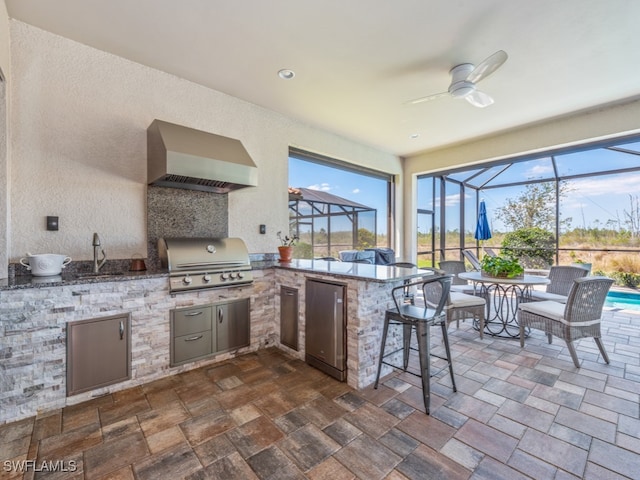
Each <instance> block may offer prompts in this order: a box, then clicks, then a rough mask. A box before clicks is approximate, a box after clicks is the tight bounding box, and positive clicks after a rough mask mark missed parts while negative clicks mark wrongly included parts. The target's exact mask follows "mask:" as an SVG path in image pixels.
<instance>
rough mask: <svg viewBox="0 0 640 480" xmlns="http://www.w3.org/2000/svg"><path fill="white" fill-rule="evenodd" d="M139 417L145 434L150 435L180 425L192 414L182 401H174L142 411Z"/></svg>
mask: <svg viewBox="0 0 640 480" xmlns="http://www.w3.org/2000/svg"><path fill="white" fill-rule="evenodd" d="M137 417H138V421H139V422H140V428H142V431H143V432H144V434H145V436H149V435H153V434H154V433H158V432H160V431H162V430H164V429H166V428H169V427H173V426H175V425H178V424H180V423H182V422H184V421H185V420H187V419H189V418H191V415H190V414H189V412H187V411H186V410H185V408H184V406H183V405H182V402H172V403H168V404H165V405H163V406H162V407H160V408H154V409H153V410H150V411H148V412H144V413H141V414H139V415H138V416H137Z"/></svg>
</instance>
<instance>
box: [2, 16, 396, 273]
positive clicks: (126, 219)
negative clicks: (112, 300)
mask: <svg viewBox="0 0 640 480" xmlns="http://www.w3.org/2000/svg"><path fill="white" fill-rule="evenodd" d="M10 27H11V29H10V33H11V57H12V58H11V61H12V65H11V67H12V79H13V82H12V85H13V87H12V89H11V97H12V110H11V116H10V121H11V126H12V129H11V136H10V144H11V149H12V152H11V157H10V162H11V170H12V171H11V184H10V185H11V210H12V221H11V225H10V242H11V243H10V260H11V261H16V260H17V259H19V258H20V257H21V256H23V255H24V254H25V253H26V252H27V251H29V252H31V253H44V252H52V253H64V254H68V255H71V256H72V257H73V258H74V259H75V260H83V259H84V260H86V259H90V258H91V257H92V247H91V238H92V233H93V232H94V231H95V232H98V233H100V235H101V238H102V240H103V244H104V245H105V249H106V250H107V254H108V256H109V257H110V258H129V257H131V255H133V254H134V253H139V252H142V251H146V243H145V242H146V237H145V235H146V218H145V213H146V207H145V198H146V195H145V189H146V128H147V126H148V125H149V124H150V123H151V121H152V120H153V119H154V118H159V119H162V120H166V121H170V122H174V123H182V124H184V125H187V126H190V127H193V128H197V129H200V130H205V131H210V132H213V133H217V134H220V135H226V136H229V137H233V138H238V139H240V140H241V141H242V142H243V144H244V146H245V148H246V149H247V151H248V152H249V154H250V155H251V156H252V158H253V159H254V161H255V163H256V165H257V166H258V171H259V180H258V181H259V186H258V187H256V188H247V189H243V190H240V191H237V192H232V193H230V194H229V235H230V236H240V237H242V238H244V239H245V241H246V242H247V244H248V247H249V251H250V252H255V253H257V252H275V250H276V245H277V238H276V236H275V232H277V231H278V230H282V229H285V228H287V225H288V212H287V201H288V195H287V186H288V185H287V180H288V172H287V167H288V160H287V159H288V148H289V145H295V146H298V147H301V148H305V149H308V150H310V151H316V152H319V153H324V154H327V155H329V156H332V157H336V158H342V159H347V160H349V161H353V162H355V163H359V164H361V165H366V166H369V167H372V168H376V169H378V170H381V171H384V172H388V173H392V174H396V175H400V174H401V160H400V159H399V158H397V157H395V156H393V155H390V154H388V153H385V152H381V151H378V150H375V149H373V148H369V147H367V146H363V145H360V144H357V143H354V142H351V141H349V140H347V139H344V138H341V137H338V136H335V135H332V134H329V133H327V132H323V131H320V130H317V129H314V128H311V127H309V126H307V125H304V124H300V123H298V122H295V121H293V120H291V119H288V118H285V117H283V116H282V115H279V114H276V113H274V112H271V111H268V110H265V109H263V108H260V107H257V106H255V105H252V104H249V103H246V102H243V101H241V100H238V99H236V98H233V97H230V96H227V95H224V94H222V93H220V92H216V91H213V90H210V89H207V88H204V87H201V86H199V85H196V84H193V83H190V82H187V81H185V80H182V79H180V78H177V77H174V76H171V75H168V74H165V73H163V72H160V71H157V70H154V69H151V68H148V67H145V66H142V65H139V64H136V63H133V62H130V61H128V60H125V59H122V58H119V57H116V56H113V55H110V54H107V53H104V52H101V51H99V50H96V49H93V48H90V47H87V46H85V45H82V44H79V43H76V42H73V41H71V40H68V39H65V38H62V37H59V36H56V35H53V34H51V33H48V32H45V31H42V30H40V29H38V28H35V27H32V26H30V25H27V24H24V23H21V22H18V21H14V20H12V21H11V23H10ZM47 215H58V216H59V217H60V230H59V231H58V232H48V231H46V229H45V217H46V216H47ZM259 224H266V225H267V232H268V234H267V235H260V234H259V233H258V225H259ZM0 276H1V275H0Z"/></svg>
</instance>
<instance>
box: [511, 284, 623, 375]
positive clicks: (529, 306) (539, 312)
mask: <svg viewBox="0 0 640 480" xmlns="http://www.w3.org/2000/svg"><path fill="white" fill-rule="evenodd" d="M612 284H613V280H612V279H610V278H607V277H583V278H577V279H576V280H574V281H573V286H572V287H571V290H570V291H569V295H568V296H567V303H566V304H562V303H560V302H554V301H552V300H545V301H542V302H530V303H521V304H520V306H519V307H518V323H519V325H520V346H521V347H524V334H525V328H526V327H530V328H535V329H537V330H544V332H545V333H546V334H547V338H548V340H549V343H551V338H552V336H554V335H555V336H556V337H559V338H562V339H563V340H564V341H565V342H566V343H567V348H568V349H569V353H570V354H571V358H572V360H573V363H574V364H575V366H576V367H577V368H580V362H578V356H577V354H576V350H575V347H574V346H573V341H574V340H578V339H580V338H588V337H592V338H593V339H594V340H595V342H596V345H597V346H598V349H599V350H600V353H601V354H602V358H603V359H604V361H605V362H606V363H609V356H608V355H607V352H606V351H605V349H604V346H603V344H602V341H601V339H600V337H601V333H600V318H601V316H602V307H603V306H604V302H605V299H606V297H607V293H608V292H609V288H611V285H612Z"/></svg>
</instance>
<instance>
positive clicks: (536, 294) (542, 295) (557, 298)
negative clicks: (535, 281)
mask: <svg viewBox="0 0 640 480" xmlns="http://www.w3.org/2000/svg"><path fill="white" fill-rule="evenodd" d="M531 298H535V299H537V300H553V301H554V302H560V303H567V297H566V296H565V295H558V294H557V293H548V292H540V291H538V290H533V291H532V292H531Z"/></svg>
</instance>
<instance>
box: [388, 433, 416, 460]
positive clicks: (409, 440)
mask: <svg viewBox="0 0 640 480" xmlns="http://www.w3.org/2000/svg"><path fill="white" fill-rule="evenodd" d="M378 441H379V442H380V443H381V444H382V445H384V446H385V447H387V448H388V449H389V450H391V451H392V452H394V453H397V454H398V455H400V456H401V457H406V456H407V455H409V454H410V453H411V452H413V451H414V450H415V449H416V448H417V447H418V446H419V445H420V442H418V441H417V440H416V439H415V438H413V437H411V436H410V435H407V434H406V433H404V432H403V431H401V430H398V429H396V428H392V429H391V430H389V431H388V432H387V433H385V434H384V435H382V436H381V437H380V438H379V439H378Z"/></svg>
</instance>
